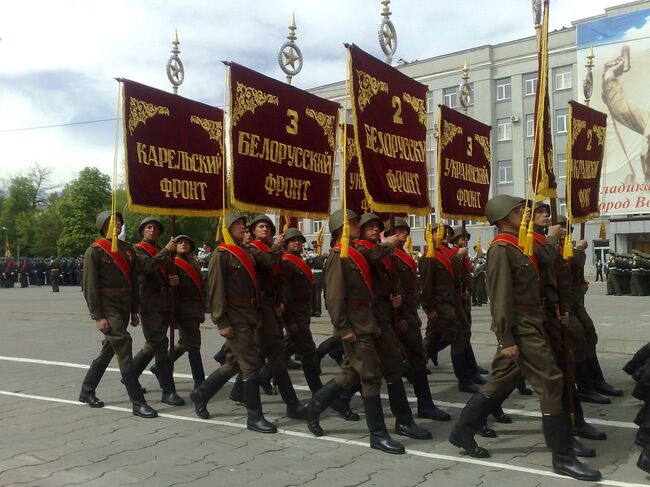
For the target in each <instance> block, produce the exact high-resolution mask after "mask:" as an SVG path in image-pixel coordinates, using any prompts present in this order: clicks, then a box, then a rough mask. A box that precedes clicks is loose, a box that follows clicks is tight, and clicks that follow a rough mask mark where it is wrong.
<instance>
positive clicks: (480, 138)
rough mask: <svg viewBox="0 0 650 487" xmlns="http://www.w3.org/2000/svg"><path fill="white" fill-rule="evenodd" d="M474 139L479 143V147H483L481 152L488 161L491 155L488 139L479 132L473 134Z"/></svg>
mask: <svg viewBox="0 0 650 487" xmlns="http://www.w3.org/2000/svg"><path fill="white" fill-rule="evenodd" d="M474 140H476V142H478V143H479V145H480V146H481V147H483V153H484V154H485V160H486V161H487V162H490V160H491V159H490V158H491V157H492V156H491V154H490V140H489V139H488V138H487V137H486V136H485V135H481V134H474Z"/></svg>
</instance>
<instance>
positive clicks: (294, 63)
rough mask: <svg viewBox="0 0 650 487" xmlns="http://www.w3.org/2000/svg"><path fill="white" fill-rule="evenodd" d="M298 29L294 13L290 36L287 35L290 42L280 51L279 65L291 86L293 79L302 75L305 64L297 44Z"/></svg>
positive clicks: (281, 47) (282, 46) (290, 25)
mask: <svg viewBox="0 0 650 487" xmlns="http://www.w3.org/2000/svg"><path fill="white" fill-rule="evenodd" d="M297 29H298V28H297V27H296V15H295V13H294V14H292V15H291V23H290V24H289V35H287V39H288V40H287V41H286V42H285V43H284V44H282V45H281V46H280V49H279V50H278V65H279V66H280V69H281V70H282V71H283V72H284V74H286V75H287V83H289V84H291V79H292V78H293V77H294V76H296V75H297V74H298V73H300V70H301V69H302V63H303V57H302V51H301V50H300V48H299V47H298V45H297V44H296V40H297V39H298V36H296V30H297ZM289 66H291V67H289Z"/></svg>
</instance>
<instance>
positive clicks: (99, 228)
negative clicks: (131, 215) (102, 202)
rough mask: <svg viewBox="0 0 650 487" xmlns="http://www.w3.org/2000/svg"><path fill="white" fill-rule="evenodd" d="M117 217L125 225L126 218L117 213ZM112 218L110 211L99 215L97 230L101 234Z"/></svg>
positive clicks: (96, 223) (96, 222)
mask: <svg viewBox="0 0 650 487" xmlns="http://www.w3.org/2000/svg"><path fill="white" fill-rule="evenodd" d="M115 216H117V217H118V218H119V219H120V221H121V222H122V224H124V217H123V216H122V213H120V212H119V211H116V212H115ZM110 217H111V212H110V210H104V211H102V212H101V213H100V214H99V215H97V220H95V228H97V231H98V232H99V233H101V232H102V228H104V224H105V223H106V221H107V220H108V219H109V218H110Z"/></svg>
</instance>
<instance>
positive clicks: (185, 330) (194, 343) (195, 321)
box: [178, 318, 201, 351]
mask: <svg viewBox="0 0 650 487" xmlns="http://www.w3.org/2000/svg"><path fill="white" fill-rule="evenodd" d="M200 327H201V323H199V318H179V319H178V334H179V335H180V337H179V340H178V344H179V345H180V346H181V348H182V349H183V350H185V351H190V350H201V328H200Z"/></svg>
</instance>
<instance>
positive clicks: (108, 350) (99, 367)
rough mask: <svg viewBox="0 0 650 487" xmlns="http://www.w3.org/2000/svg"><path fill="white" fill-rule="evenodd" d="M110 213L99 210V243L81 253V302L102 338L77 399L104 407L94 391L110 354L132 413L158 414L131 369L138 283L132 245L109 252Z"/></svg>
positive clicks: (120, 221)
mask: <svg viewBox="0 0 650 487" xmlns="http://www.w3.org/2000/svg"><path fill="white" fill-rule="evenodd" d="M115 215H116V222H115V224H116V225H117V230H118V233H119V231H120V229H121V227H122V224H123V221H124V219H123V217H122V215H121V213H116V214H115ZM110 218H111V213H110V211H103V212H101V213H100V214H99V216H98V217H97V222H96V226H97V230H99V233H100V235H101V236H102V238H101V239H99V240H97V241H96V242H95V243H93V244H92V245H90V246H89V247H88V249H86V253H85V254H84V273H83V282H84V285H83V290H84V298H85V299H86V303H87V305H88V310H89V311H90V316H91V318H92V319H93V320H95V324H96V326H97V329H98V330H99V331H100V332H101V333H103V334H104V340H103V341H102V349H101V352H100V353H99V356H98V357H97V358H96V359H95V360H93V362H92V363H91V364H90V368H89V369H88V372H87V373H86V377H85V378H84V380H83V383H82V385H81V392H80V393H79V401H81V402H83V403H86V404H88V405H89V406H90V407H91V408H101V407H103V406H104V403H103V402H102V401H100V400H99V399H97V396H96V395H95V389H96V388H97V385H98V384H99V381H100V380H101V378H102V376H103V375H104V372H105V371H106V367H108V364H109V363H110V362H111V359H112V358H113V355H117V362H118V365H119V367H120V372H121V373H122V382H123V383H124V385H125V386H126V390H127V392H128V394H129V397H130V398H131V401H132V403H133V414H134V415H136V416H140V417H143V418H155V417H156V416H158V413H156V411H155V410H153V409H152V408H151V407H149V405H148V404H147V402H146V401H145V399H144V395H143V394H142V389H141V386H140V384H139V382H138V376H137V375H136V374H135V372H134V371H133V361H132V355H131V353H132V350H131V335H130V334H129V331H128V325H129V319H130V320H131V324H132V325H133V326H138V324H139V323H140V318H139V316H138V284H137V273H136V264H135V253H134V251H133V247H131V246H130V245H129V244H127V243H125V242H121V241H118V242H117V246H118V251H117V252H116V253H112V252H111V241H110V240H108V239H107V238H105V237H106V232H107V230H108V224H109V221H110Z"/></svg>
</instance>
